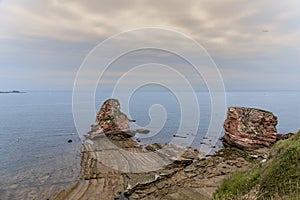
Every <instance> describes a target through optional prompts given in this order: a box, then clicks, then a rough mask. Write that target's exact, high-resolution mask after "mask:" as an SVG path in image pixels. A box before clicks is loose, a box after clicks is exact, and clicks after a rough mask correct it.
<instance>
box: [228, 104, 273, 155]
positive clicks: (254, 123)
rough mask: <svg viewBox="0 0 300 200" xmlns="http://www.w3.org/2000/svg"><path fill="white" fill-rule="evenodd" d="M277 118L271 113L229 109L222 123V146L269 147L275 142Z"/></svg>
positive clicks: (237, 108)
mask: <svg viewBox="0 0 300 200" xmlns="http://www.w3.org/2000/svg"><path fill="white" fill-rule="evenodd" d="M276 125H277V117H276V116H275V115H273V114H272V113H271V112H268V111H264V110H260V109H256V108H244V107H230V108H228V112H227V119H226V120H225V122H224V129H225V135H224V137H223V144H224V145H225V146H235V147H237V148H241V149H246V150H250V149H258V148H263V147H270V146H271V145H272V144H274V143H275V142H276V134H277V130H276Z"/></svg>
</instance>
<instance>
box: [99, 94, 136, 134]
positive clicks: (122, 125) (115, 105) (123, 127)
mask: <svg viewBox="0 0 300 200" xmlns="http://www.w3.org/2000/svg"><path fill="white" fill-rule="evenodd" d="M96 122H97V123H98V124H99V126H100V127H101V129H102V130H103V132H104V133H118V132H119V133H124V132H126V131H129V129H130V127H129V119H128V117H127V116H126V115H125V114H124V113H122V112H121V110H120V102H119V101H118V100H117V99H108V100H106V101H105V102H104V103H103V105H102V106H101V108H100V111H99V112H98V114H97V118H96Z"/></svg>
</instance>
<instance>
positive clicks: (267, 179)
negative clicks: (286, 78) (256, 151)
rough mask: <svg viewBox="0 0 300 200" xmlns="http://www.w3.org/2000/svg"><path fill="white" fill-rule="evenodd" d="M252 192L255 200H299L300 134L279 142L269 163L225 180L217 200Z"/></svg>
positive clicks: (215, 195)
mask: <svg viewBox="0 0 300 200" xmlns="http://www.w3.org/2000/svg"><path fill="white" fill-rule="evenodd" d="M252 189H256V190H257V194H256V199H261V200H263V199H300V131H299V132H298V133H297V134H296V135H294V136H293V137H291V138H290V139H288V140H284V141H279V142H277V143H276V144H275V145H274V147H273V148H272V151H271V154H270V156H269V159H268V161H267V162H266V163H264V164H261V163H259V164H255V165H254V166H253V167H252V168H249V169H248V170H245V171H242V172H237V173H235V174H233V175H231V176H230V177H228V178H227V179H225V180H224V181H223V183H222V184H221V186H220V187H219V188H218V190H217V191H216V193H215V194H214V199H226V200H227V199H242V197H243V195H245V194H247V193H249V191H251V190H252Z"/></svg>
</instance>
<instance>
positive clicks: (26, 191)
mask: <svg viewBox="0 0 300 200" xmlns="http://www.w3.org/2000/svg"><path fill="white" fill-rule="evenodd" d="M179 93H185V92H184V91H181V92H179ZM195 94H196V97H197V103H198V105H199V111H198V112H199V116H200V117H199V124H198V129H196V130H195V129H192V128H191V126H190V125H189V122H191V121H193V120H192V119H191V118H192V117H193V116H194V114H195V113H194V112H193V111H188V112H193V113H191V115H186V114H185V115H182V110H181V106H182V105H181V102H180V100H178V99H177V98H176V97H177V96H178V95H177V94H176V92H175V93H174V92H170V91H152V90H147V91H137V92H135V93H133V94H132V95H131V98H130V101H128V102H127V100H126V102H124V101H125V100H122V99H120V103H121V110H122V106H123V107H125V106H128V107H126V108H127V109H126V110H127V111H128V113H126V114H127V115H128V117H129V118H130V119H133V120H136V122H132V123H131V128H132V129H137V128H145V129H148V130H149V131H150V133H148V134H137V135H136V136H135V137H134V138H135V139H138V140H139V141H140V143H141V144H143V145H145V144H148V143H154V142H157V143H169V142H171V141H172V139H173V138H174V135H176V136H180V137H178V138H185V137H189V136H190V137H193V140H192V142H191V143H189V144H185V143H182V144H179V145H189V146H192V147H193V148H199V147H200V146H201V145H200V144H203V143H205V142H203V140H204V139H206V138H205V136H206V135H207V130H208V128H209V124H210V121H211V119H212V117H214V116H215V115H214V114H211V113H212V110H213V108H212V106H211V105H212V103H211V99H210V98H211V96H210V93H209V92H203V91H199V92H196V93H195ZM225 95H226V99H225V100H226V104H225V105H226V106H225V108H224V110H223V111H225V112H226V109H227V107H229V106H243V107H254V108H260V109H264V110H268V111H271V112H273V113H274V114H275V115H276V116H278V122H279V123H278V125H277V130H278V132H279V133H290V132H293V133H295V132H297V131H298V129H300V104H299V99H300V92H299V91H229V92H226V93H225ZM110 97H111V92H108V91H105V92H101V91H98V92H97V93H96V94H95V108H94V111H95V114H96V113H97V111H98V110H99V108H100V106H101V105H102V103H103V102H104V101H105V100H106V99H108V98H110ZM223 111H220V114H222V113H223ZM196 114H197V113H196ZM218 117H221V118H222V119H225V117H226V116H223V115H221V116H218ZM83 118H84V116H83ZM183 121H184V122H185V124H182V123H181V122H183ZM92 123H94V121H91V122H90V124H92ZM221 126H222V124H220V127H221ZM86 129H87V130H86V132H88V131H89V126H87V128H86ZM178 130H180V132H178ZM222 134H223V131H220V132H218V133H215V134H214V136H216V137H218V138H220V137H222ZM70 141H72V142H70ZM179 141H180V140H179ZM210 142H211V141H206V143H205V144H207V145H210V146H217V147H216V148H218V147H219V148H220V147H221V143H220V142H218V143H213V144H211V143H210ZM81 147H82V143H81V136H80V134H78V132H77V128H76V126H75V123H74V119H73V111H72V91H26V92H25V93H14V94H0V199H19V198H22V197H26V198H31V197H32V199H34V198H36V197H37V196H39V195H45V196H46V195H49V194H48V193H47V194H44V193H42V192H41V191H43V190H44V189H46V188H53V190H52V192H55V190H57V189H58V188H61V187H66V186H68V185H71V184H72V183H74V181H76V180H77V179H78V177H79V172H80V158H81ZM212 148H215V147H212ZM20 191H23V192H22V193H21V194H20ZM45 196H41V198H36V199H42V197H45Z"/></svg>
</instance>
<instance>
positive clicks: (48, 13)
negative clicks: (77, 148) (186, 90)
mask: <svg viewBox="0 0 300 200" xmlns="http://www.w3.org/2000/svg"><path fill="white" fill-rule="evenodd" d="M141 27H159V28H166V29H169V30H174V31H178V32H181V33H183V34H185V35H187V36H189V37H191V38H193V39H194V40H196V41H197V42H198V43H199V44H201V45H202V46H203V47H204V48H205V49H206V50H207V51H208V53H209V54H210V55H211V57H212V58H213V60H214V61H215V63H216V64H217V66H218V68H219V70H220V72H221V75H222V77H223V79H224V83H225V87H226V89H227V90H299V85H300V78H299V74H300V1H299V0H289V1H274V0H265V1H261V0H252V1H241V0H224V1H211V0H207V1H203V0H184V1H183V0H182V1H170V0H169V1H166V0H159V1H154V0H151V1H150V0H149V1H145V0H130V1H126V0H90V1H89V0H86V1H82V0H81V1H79V0H78V1H77V0H43V1H39V0H0V90H10V89H20V90H24V89H28V90H31V89H34V90H36V89H39V90H49V89H53V90H54V89H61V90H70V89H72V86H73V82H74V79H75V76H76V72H77V70H78V69H79V67H80V65H81V63H82V62H83V60H84V58H85V57H86V56H87V54H88V53H89V52H90V51H91V50H92V49H93V48H94V47H95V46H96V45H97V44H99V43H100V42H101V41H103V40H105V39H106V38H108V37H110V36H112V35H115V34H118V33H120V32H123V31H127V30H131V29H136V28H141ZM175 42H176V41H174V43H175ZM115 48H117V47H115ZM108 51H114V49H113V48H112V49H108ZM157 53H159V52H155V53H153V52H148V54H147V52H140V54H139V53H137V54H135V55H132V56H129V57H128V58H127V59H124V60H123V61H122V62H119V65H118V66H117V67H115V68H114V71H113V72H111V73H110V75H109V76H107V77H106V80H104V83H105V84H107V85H109V84H112V82H111V81H109V80H108V79H111V80H114V78H116V77H117V76H115V75H116V74H118V73H123V72H124V69H125V68H126V67H125V66H128V65H130V63H132V61H133V60H137V59H138V60H141V61H139V63H147V61H149V59H150V60H151V59H152V58H153V57H159V55H158V54H157ZM167 58H168V57H167ZM143 59H144V60H143ZM158 60H160V59H158ZM175 60H176V59H175ZM175 60H174V59H170V60H169V63H168V59H166V57H165V60H164V62H165V64H169V65H170V66H171V67H172V65H177V66H178V65H180V61H178V62H176V63H175V62H174V61H175ZM156 61H157V60H156ZM150 67H151V66H150ZM180 67H181V68H183V69H184V68H185V67H188V66H185V65H184V64H183V63H182V65H180ZM126 69H127V68H126ZM148 75H149V73H148V72H145V74H140V73H139V74H138V75H136V76H137V77H134V75H133V77H132V79H131V80H135V79H134V78H142V77H143V76H148ZM160 78H161V79H170V80H172V77H169V76H168V74H160ZM191 79H192V78H191ZM193 81H194V80H193ZM200 87H201V85H199V88H200ZM200 89H201V88H200Z"/></svg>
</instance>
